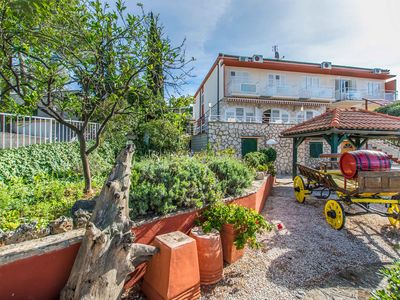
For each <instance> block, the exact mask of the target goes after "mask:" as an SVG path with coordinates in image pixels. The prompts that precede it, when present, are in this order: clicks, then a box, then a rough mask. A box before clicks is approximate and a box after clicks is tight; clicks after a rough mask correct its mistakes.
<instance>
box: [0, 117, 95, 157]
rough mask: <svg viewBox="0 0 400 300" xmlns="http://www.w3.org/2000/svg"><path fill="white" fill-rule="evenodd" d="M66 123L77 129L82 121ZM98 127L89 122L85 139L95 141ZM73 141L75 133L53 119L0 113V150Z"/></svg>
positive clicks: (81, 124) (80, 126)
mask: <svg viewBox="0 0 400 300" xmlns="http://www.w3.org/2000/svg"><path fill="white" fill-rule="evenodd" d="M68 122H69V123H70V124H72V125H74V126H76V127H78V128H82V126H83V122H82V121H75V120H68ZM99 126H100V124H98V123H93V122H89V123H88V125H87V128H86V131H85V138H86V139H87V140H92V139H95V137H96V132H97V130H98V129H99ZM75 140H77V136H76V134H75V132H74V131H73V130H72V129H71V128H69V127H67V126H65V125H63V124H61V123H60V122H58V121H56V120H55V119H53V118H46V117H36V116H21V115H16V114H9V113H0V149H6V148H18V147H24V146H28V145H33V144H46V143H53V142H71V141H75Z"/></svg>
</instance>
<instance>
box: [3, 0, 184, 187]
mask: <svg viewBox="0 0 400 300" xmlns="http://www.w3.org/2000/svg"><path fill="white" fill-rule="evenodd" d="M21 2H25V3H24V4H23V5H21ZM21 7H24V8H25V9H24V10H23V11H22V10H21V9H19V8H21ZM32 11H33V12H34V13H32ZM26 14H29V16H30V17H29V18H25V17H24V15H26ZM155 20H156V19H155V18H154V16H153V15H152V14H146V13H144V10H143V7H142V6H141V5H139V7H137V12H136V13H135V14H131V13H127V11H126V6H125V5H124V3H123V2H122V1H117V2H116V4H115V8H111V7H110V6H109V5H108V4H107V3H104V2H103V1H100V0H95V1H89V0H47V1H34V2H30V1H21V0H18V1H17V0H2V1H1V2H0V40H1V41H0V79H1V82H2V85H1V90H0V99H1V105H2V108H3V109H6V110H8V111H12V112H18V113H21V112H26V111H29V110H33V109H37V108H38V109H40V110H41V111H43V112H44V113H46V114H47V115H49V116H50V117H52V118H54V119H56V120H57V121H58V122H60V123H61V124H63V125H64V126H66V127H68V128H70V129H71V130H72V131H74V132H75V133H76V136H77V138H78V140H79V143H80V146H81V157H82V163H83V170H84V176H85V182H86V187H85V189H86V191H90V189H91V176H90V167H89V163H88V159H87V157H88V155H90V153H92V152H93V151H94V150H95V149H96V148H97V147H98V146H99V143H100V138H101V136H102V133H103V132H104V130H105V129H106V127H107V126H108V124H109V123H110V121H111V120H114V119H115V118H117V117H118V116H123V115H130V116H132V117H135V116H142V115H148V114H149V113H150V112H151V111H157V112H158V113H162V110H160V109H159V107H160V106H164V105H165V104H164V101H163V100H160V98H157V97H155V96H154V89H151V88H149V87H151V86H153V87H154V85H153V84H152V83H151V84H149V81H148V79H149V78H153V79H154V78H157V80H158V82H159V83H160V82H162V83H164V82H170V83H171V86H173V87H175V88H176V87H178V86H179V84H181V83H182V80H183V79H184V78H185V76H187V74H188V73H187V72H188V70H186V65H187V61H186V60H185V52H184V49H183V44H182V45H179V46H177V47H174V46H172V45H171V42H170V40H169V39H168V38H166V37H163V36H161V35H159V34H158V33H160V32H161V29H159V28H158V27H157V26H158V25H157V22H156V21H155ZM155 37H156V38H157V42H156V44H155V46H156V47H155V48H154V47H149V41H151V40H153V38H155ZM160 77H162V78H160ZM161 79H162V80H161ZM157 87H158V88H161V87H160V85H159V84H158V85H157ZM161 99H162V98H161ZM70 118H72V119H79V120H82V121H83V124H81V125H79V126H77V125H76V124H75V123H71V122H69V119H70ZM89 122H97V123H99V124H100V126H99V129H98V130H97V132H96V140H95V143H94V144H92V145H88V144H87V142H86V140H85V132H86V130H87V126H88V123H89Z"/></svg>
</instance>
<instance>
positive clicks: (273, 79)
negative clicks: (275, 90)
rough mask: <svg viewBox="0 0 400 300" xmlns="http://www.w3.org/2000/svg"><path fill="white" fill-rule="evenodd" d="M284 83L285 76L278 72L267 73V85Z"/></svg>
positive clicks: (275, 85) (274, 85) (278, 85)
mask: <svg viewBox="0 0 400 300" xmlns="http://www.w3.org/2000/svg"><path fill="white" fill-rule="evenodd" d="M284 83H285V76H282V75H279V74H268V86H270V87H282V86H284Z"/></svg>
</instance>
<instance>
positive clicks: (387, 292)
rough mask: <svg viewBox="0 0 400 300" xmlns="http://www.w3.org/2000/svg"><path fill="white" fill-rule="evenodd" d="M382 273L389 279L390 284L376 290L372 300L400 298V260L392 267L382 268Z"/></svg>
mask: <svg viewBox="0 0 400 300" xmlns="http://www.w3.org/2000/svg"><path fill="white" fill-rule="evenodd" d="M380 273H381V275H383V277H385V278H386V279H387V281H388V285H387V287H386V288H385V289H382V290H377V291H374V292H373V293H372V297H371V300H395V299H400V260H398V261H396V262H395V263H394V266H393V267H391V268H383V269H381V270H380Z"/></svg>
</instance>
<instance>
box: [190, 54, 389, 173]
mask: <svg viewBox="0 0 400 300" xmlns="http://www.w3.org/2000/svg"><path fill="white" fill-rule="evenodd" d="M394 78H395V75H391V74H390V72H389V70H386V69H381V68H360V67H349V66H339V65H334V64H332V63H331V62H328V61H325V62H321V63H306V62H298V61H288V60H280V59H265V58H263V57H262V56H261V55H253V56H251V57H248V56H234V55H226V54H219V55H218V57H217V59H216V60H215V62H214V64H213V65H212V67H211V69H210V70H209V72H208V73H207V75H206V77H205V78H204V80H203V81H202V83H201V84H200V86H199V88H198V90H197V92H196V93H195V103H194V108H193V117H194V120H195V126H194V127H195V128H194V136H193V138H192V149H193V150H194V151H198V150H201V149H202V148H204V147H205V145H206V144H207V143H210V144H212V145H213V146H214V147H215V148H218V149H224V148H228V147H232V148H234V149H235V150H236V152H237V154H238V156H241V155H244V154H246V153H247V152H250V151H254V150H257V149H260V148H263V147H266V141H267V140H269V139H275V140H276V141H277V142H278V144H277V145H276V147H277V148H278V149H277V150H279V149H280V148H282V150H284V151H283V152H282V153H280V155H281V159H279V158H278V161H277V168H278V172H279V173H289V172H290V171H291V170H290V168H291V167H290V166H288V165H286V164H285V163H283V162H280V161H282V160H286V159H289V158H291V156H290V155H291V153H290V152H291V146H290V145H287V143H289V142H290V141H286V140H281V139H280V137H279V133H280V132H281V131H282V130H284V129H286V128H288V127H290V126H292V125H293V124H296V123H300V122H303V121H305V120H308V119H311V118H313V117H315V116H317V115H319V114H321V113H323V112H325V111H326V110H327V109H329V108H331V107H345V108H346V107H348V108H350V107H357V108H363V107H365V105H366V103H367V105H368V109H373V108H375V107H377V106H379V105H382V104H385V103H389V102H391V101H394V100H396V96H397V94H396V80H395V79H394ZM365 99H367V100H368V101H366V100H365ZM311 143H312V142H311ZM315 143H320V145H319V146H315V145H314V146H313V145H312V146H311V148H313V149H314V148H319V149H323V145H322V141H316V142H315ZM309 144H310V143H308V144H306V145H305V147H306V148H305V149H304V150H303V151H304V154H303V159H304V160H308V158H310V155H311V156H313V155H312V153H310V151H311V150H310V149H308V148H310V145H309ZM311 152H312V151H311ZM278 155H279V153H278ZM315 155H316V154H315V153H314V156H315ZM311 158H312V157H311ZM311 161H312V160H311Z"/></svg>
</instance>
